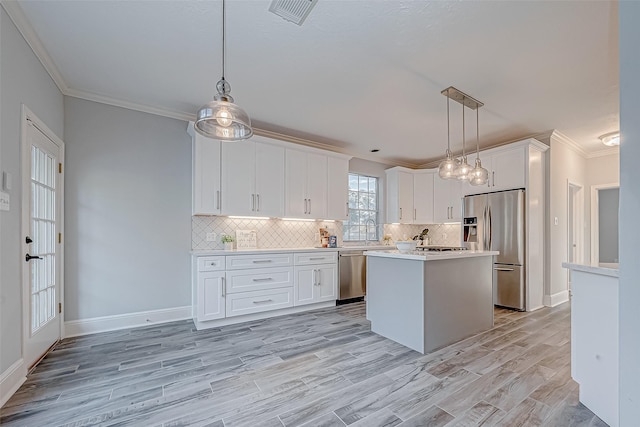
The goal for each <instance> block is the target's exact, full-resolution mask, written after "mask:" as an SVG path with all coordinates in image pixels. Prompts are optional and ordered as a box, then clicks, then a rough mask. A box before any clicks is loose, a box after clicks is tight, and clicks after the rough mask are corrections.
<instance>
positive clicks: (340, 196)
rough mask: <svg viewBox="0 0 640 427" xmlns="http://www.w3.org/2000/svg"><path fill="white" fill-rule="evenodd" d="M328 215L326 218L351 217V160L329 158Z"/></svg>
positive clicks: (344, 218)
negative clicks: (349, 203)
mask: <svg viewBox="0 0 640 427" xmlns="http://www.w3.org/2000/svg"><path fill="white" fill-rule="evenodd" d="M327 170H328V177H327V185H328V189H327V197H328V199H327V216H326V219H335V220H347V219H348V218H349V205H348V202H349V198H348V197H349V160H347V159H343V158H338V157H328V158H327Z"/></svg>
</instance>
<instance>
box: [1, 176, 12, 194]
mask: <svg viewBox="0 0 640 427" xmlns="http://www.w3.org/2000/svg"><path fill="white" fill-rule="evenodd" d="M2 188H3V189H4V190H5V191H9V190H11V174H10V173H9V172H2Z"/></svg>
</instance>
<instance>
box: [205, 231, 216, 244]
mask: <svg viewBox="0 0 640 427" xmlns="http://www.w3.org/2000/svg"><path fill="white" fill-rule="evenodd" d="M217 237H218V235H217V234H216V233H207V242H215V241H216V238H217Z"/></svg>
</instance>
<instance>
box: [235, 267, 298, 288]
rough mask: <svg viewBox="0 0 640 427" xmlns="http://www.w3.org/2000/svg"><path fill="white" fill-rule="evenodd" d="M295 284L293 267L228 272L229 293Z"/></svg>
mask: <svg viewBox="0 0 640 427" xmlns="http://www.w3.org/2000/svg"><path fill="white" fill-rule="evenodd" d="M292 286H293V267H279V268H257V269H252V270H235V271H228V272H227V293H229V294H231V293H236V292H246V291H258V290H261V289H275V288H285V287H292Z"/></svg>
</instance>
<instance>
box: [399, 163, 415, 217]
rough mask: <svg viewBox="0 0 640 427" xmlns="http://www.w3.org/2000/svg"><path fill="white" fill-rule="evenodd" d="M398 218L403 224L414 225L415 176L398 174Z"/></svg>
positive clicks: (403, 173) (405, 173) (406, 173)
mask: <svg viewBox="0 0 640 427" xmlns="http://www.w3.org/2000/svg"><path fill="white" fill-rule="evenodd" d="M398 218H399V219H400V223H401V224H412V223H413V174H410V173H408V172H398Z"/></svg>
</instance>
